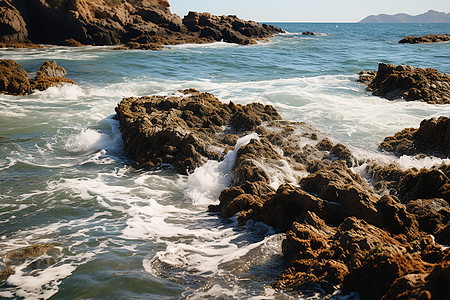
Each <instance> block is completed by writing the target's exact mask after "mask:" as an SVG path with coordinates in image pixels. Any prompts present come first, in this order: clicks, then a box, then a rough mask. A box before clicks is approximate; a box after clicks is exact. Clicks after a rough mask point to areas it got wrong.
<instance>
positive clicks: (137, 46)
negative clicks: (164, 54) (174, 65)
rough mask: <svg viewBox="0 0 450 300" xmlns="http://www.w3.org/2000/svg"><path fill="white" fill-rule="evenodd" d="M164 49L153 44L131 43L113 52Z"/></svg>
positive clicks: (159, 45)
mask: <svg viewBox="0 0 450 300" xmlns="http://www.w3.org/2000/svg"><path fill="white" fill-rule="evenodd" d="M163 48H164V47H163V46H162V45H161V44H157V43H151V44H140V43H136V42H129V43H127V44H126V45H124V46H121V47H116V48H112V49H113V50H153V51H157V50H161V49H163Z"/></svg>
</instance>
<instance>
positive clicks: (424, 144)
mask: <svg viewBox="0 0 450 300" xmlns="http://www.w3.org/2000/svg"><path fill="white" fill-rule="evenodd" d="M380 148H381V149H383V150H385V151H389V152H393V153H394V154H395V155H398V156H400V155H405V154H406V155H416V154H421V153H423V154H427V155H435V156H439V157H443V158H447V157H450V118H449V117H444V116H442V117H439V118H438V119H435V118H433V119H428V120H423V121H422V122H421V123H420V127H419V128H406V129H404V130H402V131H400V132H397V133H396V134H395V135H394V136H389V137H386V138H385V139H384V141H383V142H382V143H381V144H380Z"/></svg>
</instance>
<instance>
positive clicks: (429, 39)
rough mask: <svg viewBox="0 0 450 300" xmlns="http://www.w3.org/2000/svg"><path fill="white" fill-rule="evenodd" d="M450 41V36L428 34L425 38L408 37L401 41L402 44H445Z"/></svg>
mask: <svg viewBox="0 0 450 300" xmlns="http://www.w3.org/2000/svg"><path fill="white" fill-rule="evenodd" d="M448 41H450V34H449V33H447V34H427V35H424V36H407V37H405V38H403V39H401V40H400V41H399V43H400V44H424V43H443V42H448Z"/></svg>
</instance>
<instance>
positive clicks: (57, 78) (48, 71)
mask: <svg viewBox="0 0 450 300" xmlns="http://www.w3.org/2000/svg"><path fill="white" fill-rule="evenodd" d="M66 74H67V72H66V70H65V69H64V68H63V67H61V66H58V65H57V64H56V62H55V61H53V60H52V61H45V62H44V63H43V64H42V66H41V68H40V69H39V71H38V72H37V73H36V76H35V77H34V79H33V80H31V87H32V88H33V89H36V90H39V91H45V90H46V89H48V88H49V87H52V86H57V85H60V84H62V83H70V84H76V82H75V81H73V80H70V79H67V78H65V77H64V76H65V75H66Z"/></svg>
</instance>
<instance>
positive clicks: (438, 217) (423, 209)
mask: <svg viewBox="0 0 450 300" xmlns="http://www.w3.org/2000/svg"><path fill="white" fill-rule="evenodd" d="M406 208H407V210H408V212H410V213H411V214H413V215H415V217H416V219H417V221H418V223H419V229H420V230H421V231H424V232H427V233H429V234H432V235H433V236H434V237H435V238H436V241H437V242H438V243H440V244H442V245H450V239H449V238H450V236H449V234H448V228H447V229H446V230H445V227H446V226H447V225H448V224H449V223H450V206H449V204H448V202H446V201H445V200H444V199H439V198H434V199H416V200H412V201H410V202H409V203H408V204H407V205H406ZM445 232H447V234H445Z"/></svg>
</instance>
